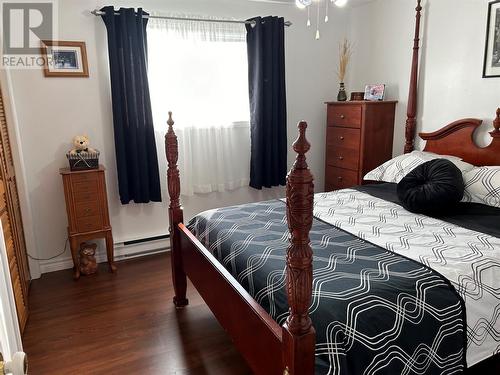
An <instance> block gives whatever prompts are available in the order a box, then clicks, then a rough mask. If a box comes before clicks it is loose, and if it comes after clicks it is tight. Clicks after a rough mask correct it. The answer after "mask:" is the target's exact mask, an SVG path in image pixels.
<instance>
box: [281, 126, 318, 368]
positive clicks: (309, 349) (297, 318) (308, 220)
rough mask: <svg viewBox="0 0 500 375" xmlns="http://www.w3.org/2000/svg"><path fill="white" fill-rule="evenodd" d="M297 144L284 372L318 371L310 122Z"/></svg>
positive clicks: (289, 204)
mask: <svg viewBox="0 0 500 375" xmlns="http://www.w3.org/2000/svg"><path fill="white" fill-rule="evenodd" d="M298 128H299V136H298V138H297V140H296V141H295V142H294V144H293V149H294V151H295V152H296V153H297V154H298V155H297V158H296V160H295V163H294V165H293V167H292V169H291V170H290V172H289V174H288V176H287V185H286V208H287V209H286V215H287V222H288V228H289V230H290V233H291V239H290V245H289V246H288V251H287V259H286V291H287V296H288V304H289V312H290V315H289V317H288V319H287V320H286V323H285V324H284V325H283V336H282V337H283V363H284V366H285V370H284V374H287V375H288V374H290V375H312V374H314V350H315V343H316V333H315V331H314V328H313V325H312V322H311V318H310V317H309V306H310V305H311V298H312V257H313V252H312V249H311V245H310V240H309V231H310V229H311V226H312V221H313V200H314V184H313V180H314V178H313V176H312V174H311V172H310V171H309V168H308V166H307V162H306V156H305V154H306V152H307V151H309V149H310V148H311V145H310V144H309V142H308V141H307V139H306V135H305V133H306V128H307V123H306V122H304V121H302V122H300V123H299V126H298Z"/></svg>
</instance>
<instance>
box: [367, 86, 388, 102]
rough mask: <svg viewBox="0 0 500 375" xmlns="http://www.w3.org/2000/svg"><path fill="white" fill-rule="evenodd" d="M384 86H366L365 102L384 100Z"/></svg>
mask: <svg viewBox="0 0 500 375" xmlns="http://www.w3.org/2000/svg"><path fill="white" fill-rule="evenodd" d="M384 95H385V85H383V84H378V85H366V86H365V100H372V101H377V100H384Z"/></svg>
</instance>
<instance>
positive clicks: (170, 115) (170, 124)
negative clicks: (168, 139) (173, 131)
mask: <svg viewBox="0 0 500 375" xmlns="http://www.w3.org/2000/svg"><path fill="white" fill-rule="evenodd" d="M167 124H168V126H169V127H170V128H171V127H172V126H174V124H175V122H174V120H172V112H171V111H169V112H168V120H167Z"/></svg>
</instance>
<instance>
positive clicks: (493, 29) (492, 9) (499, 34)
mask: <svg viewBox="0 0 500 375" xmlns="http://www.w3.org/2000/svg"><path fill="white" fill-rule="evenodd" d="M494 77H500V0H497V1H492V2H491V3H489V6H488V22H487V26H486V47H485V51H484V68H483V78H494Z"/></svg>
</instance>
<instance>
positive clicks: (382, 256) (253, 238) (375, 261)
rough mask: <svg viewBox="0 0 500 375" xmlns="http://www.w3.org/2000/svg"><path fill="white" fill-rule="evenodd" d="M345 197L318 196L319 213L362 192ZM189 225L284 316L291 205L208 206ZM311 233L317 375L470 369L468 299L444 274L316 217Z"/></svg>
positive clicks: (255, 295)
mask: <svg viewBox="0 0 500 375" xmlns="http://www.w3.org/2000/svg"><path fill="white" fill-rule="evenodd" d="M347 194H348V195H344V196H343V198H341V197H334V196H332V195H328V196H322V195H316V209H317V210H320V211H321V212H319V215H320V216H322V217H323V219H328V215H329V214H328V213H327V212H325V211H324V210H323V209H322V207H324V206H321V205H320V206H318V202H321V201H323V200H326V199H334V200H336V201H337V203H341V202H340V201H342V203H345V204H350V203H353V202H356V201H355V200H353V199H352V198H350V197H349V194H354V195H357V194H362V193H359V192H354V191H353V192H348V193H347ZM355 204H356V205H357V203H355ZM367 204H368V206H370V207H371V206H373V204H375V205H377V202H374V203H369V202H367ZM394 209H395V210H397V208H394ZM337 214H338V212H337V213H335V217H337ZM394 214H397V212H396V211H394ZM347 222H349V220H347ZM339 224H340V223H339ZM375 226H378V224H376V225H375ZM188 227H189V229H190V230H191V231H192V232H193V234H194V235H195V236H196V237H197V238H198V239H199V240H200V241H201V242H202V243H203V244H204V245H205V247H206V248H207V249H208V250H209V251H211V252H212V254H214V256H215V257H216V258H217V259H218V260H219V262H220V263H221V264H222V265H223V266H224V267H225V268H226V269H227V270H228V271H229V272H230V273H231V274H232V275H233V276H234V277H235V278H236V279H237V280H238V282H239V283H240V284H241V285H242V286H243V287H244V288H245V289H246V290H247V291H248V292H249V293H250V295H252V297H253V298H254V299H255V300H256V301H257V302H258V303H259V304H260V305H261V306H262V307H263V308H264V309H265V310H266V311H267V312H268V313H269V314H270V315H271V316H272V317H273V318H274V319H275V320H276V321H277V322H278V323H279V324H283V323H284V321H285V320H286V318H287V316H288V304H287V298H286V293H285V290H284V284H285V273H284V271H285V256H286V249H287V246H288V239H289V234H288V228H287V223H286V217H285V204H284V203H283V202H282V201H280V200H274V201H268V202H259V203H253V204H245V205H241V206H233V207H227V208H220V209H215V210H211V211H206V212H204V213H202V214H200V215H198V216H196V217H195V218H193V219H192V220H191V221H190V223H189V224H188ZM310 238H311V246H312V248H313V252H314V258H313V296H312V303H311V306H310V310H309V311H310V315H311V319H312V321H313V324H314V327H315V329H316V374H338V375H348V374H356V375H357V374H366V375H374V374H391V375H392V374H455V373H457V374H458V373H461V372H462V371H463V370H464V368H465V367H466V358H465V357H466V356H465V345H466V317H465V307H464V301H463V299H462V298H460V295H459V294H458V293H457V292H456V291H455V288H454V287H453V286H452V285H451V283H450V282H449V281H448V280H447V279H446V278H445V277H444V276H442V275H441V274H440V273H439V272H436V271H434V270H432V269H431V268H429V267H428V266H427V265H426V264H422V263H420V262H417V261H415V260H412V259H410V258H409V257H407V256H403V255H400V254H397V253H395V252H393V251H391V250H388V249H386V248H384V247H381V246H377V245H375V244H372V243H370V242H368V241H366V240H363V239H361V238H359V236H356V235H353V234H351V233H348V232H346V231H345V230H343V229H339V228H338V227H335V226H333V225H331V224H328V223H326V222H324V221H322V220H319V219H317V218H315V219H314V220H313V226H312V229H311V231H310ZM235 318H237V317H235ZM242 324H245V322H242Z"/></svg>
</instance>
